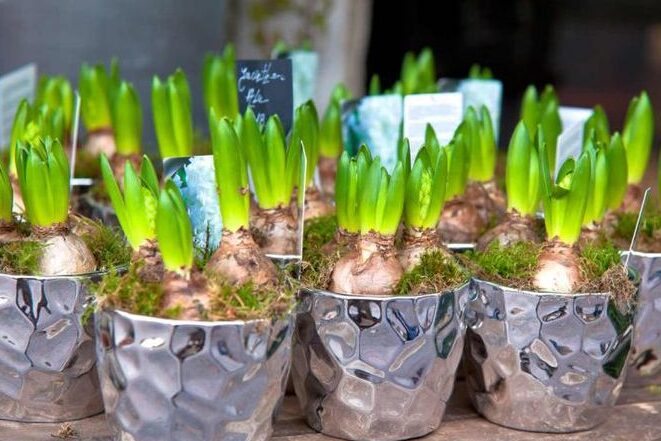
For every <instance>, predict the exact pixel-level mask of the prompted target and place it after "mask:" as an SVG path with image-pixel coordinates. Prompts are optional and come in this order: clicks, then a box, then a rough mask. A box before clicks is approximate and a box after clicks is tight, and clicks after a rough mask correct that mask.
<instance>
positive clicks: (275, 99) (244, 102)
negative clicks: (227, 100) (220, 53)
mask: <svg viewBox="0 0 661 441" xmlns="http://www.w3.org/2000/svg"><path fill="white" fill-rule="evenodd" d="M236 79H237V80H236V81H237V89H238V93H239V109H240V111H241V113H243V112H245V111H246V109H247V108H248V107H252V109H253V111H254V112H255V116H256V117H257V121H258V122H260V123H261V124H264V123H265V122H266V120H267V118H268V117H269V116H271V115H278V116H279V117H280V120H281V121H282V125H283V127H284V129H285V132H288V131H289V129H290V128H291V126H292V120H293V113H294V101H293V100H294V98H293V86H292V60H290V59H276V60H238V61H237V62H236Z"/></svg>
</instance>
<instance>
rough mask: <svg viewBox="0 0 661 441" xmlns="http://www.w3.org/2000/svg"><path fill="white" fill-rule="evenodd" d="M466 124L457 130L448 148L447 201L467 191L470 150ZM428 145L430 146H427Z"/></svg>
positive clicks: (462, 124)
mask: <svg viewBox="0 0 661 441" xmlns="http://www.w3.org/2000/svg"><path fill="white" fill-rule="evenodd" d="M464 127H465V126H464V123H461V124H460V125H459V127H458V128H457V130H456V132H455V135H454V138H453V139H452V141H450V144H448V145H447V146H446V147H444V148H445V149H446V150H447V154H448V183H447V189H446V193H445V194H446V199H447V200H450V199H452V198H453V197H455V196H461V195H462V194H464V191H466V184H467V183H468V171H469V167H470V150H469V146H468V142H466V140H465V139H466V136H467V135H466V134H465V133H464V130H465V129H464ZM427 145H428V144H427Z"/></svg>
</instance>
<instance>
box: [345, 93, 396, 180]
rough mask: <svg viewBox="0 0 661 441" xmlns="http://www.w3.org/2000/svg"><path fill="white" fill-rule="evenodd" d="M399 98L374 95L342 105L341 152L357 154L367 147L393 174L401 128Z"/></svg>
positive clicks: (394, 95)
mask: <svg viewBox="0 0 661 441" xmlns="http://www.w3.org/2000/svg"><path fill="white" fill-rule="evenodd" d="M402 102H403V100H402V96H401V95H399V94H392V95H374V96H366V97H363V98H360V99H356V100H348V101H344V102H343V103H342V140H343V143H344V149H345V150H346V151H348V152H349V153H350V154H351V155H356V154H357V153H358V149H359V148H360V146H361V144H366V145H367V146H368V147H369V149H370V151H371V152H372V154H373V155H374V156H377V155H378V156H380V157H381V163H382V164H383V166H384V167H386V169H388V170H389V171H392V170H393V169H394V168H395V165H396V164H397V143H398V140H399V137H400V134H401V126H402Z"/></svg>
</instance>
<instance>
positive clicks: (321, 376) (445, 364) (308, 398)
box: [292, 285, 467, 441]
mask: <svg viewBox="0 0 661 441" xmlns="http://www.w3.org/2000/svg"><path fill="white" fill-rule="evenodd" d="M466 299H467V285H465V286H463V287H462V288H460V289H458V290H457V291H453V292H445V293H441V294H430V295H421V296H410V297H409V296H392V297H374V296H369V297H368V296H357V295H344V294H334V293H330V292H327V291H318V290H302V291H301V292H300V293H299V305H298V309H297V313H296V332H295V333H294V349H293V361H292V374H293V375H292V377H293V379H294V388H295V390H296V395H297V396H298V398H299V402H300V403H301V407H302V409H303V411H304V413H305V416H306V418H307V421H308V424H309V425H310V426H311V427H313V428H314V429H315V430H318V431H320V432H323V433H324V434H326V435H330V436H334V437H339V438H345V439H350V440H382V441H388V440H401V439H408V438H416V437H420V436H423V435H425V434H427V433H429V432H431V431H433V430H435V429H436V428H438V426H439V425H440V423H441V419H442V418H443V414H444V412H445V407H446V403H447V400H448V399H449V398H450V395H451V393H452V388H453V386H454V380H455V374H456V371H457V367H458V364H459V361H460V359H461V354H462V350H463V345H464V334H465V324H464V320H463V317H462V314H463V310H464V306H465V303H466Z"/></svg>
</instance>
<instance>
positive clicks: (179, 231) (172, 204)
mask: <svg viewBox="0 0 661 441" xmlns="http://www.w3.org/2000/svg"><path fill="white" fill-rule="evenodd" d="M156 239H157V240H158V247H159V250H160V251H161V255H162V256H163V264H164V266H165V268H166V269H167V270H169V271H175V272H177V273H180V274H182V275H187V274H189V273H190V271H191V268H192V267H193V228H192V226H191V221H190V219H189V217H188V212H187V210H186V204H185V203H184V199H183V198H182V196H181V193H180V192H179V189H178V188H177V186H176V185H175V183H174V182H172V181H171V180H168V181H167V182H166V183H165V187H164V188H163V191H161V194H160V196H159V198H158V208H157V210H156Z"/></svg>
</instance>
